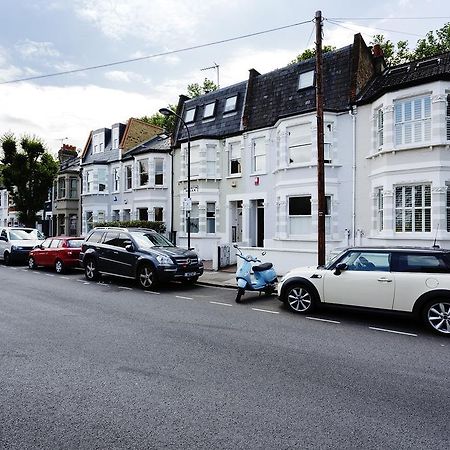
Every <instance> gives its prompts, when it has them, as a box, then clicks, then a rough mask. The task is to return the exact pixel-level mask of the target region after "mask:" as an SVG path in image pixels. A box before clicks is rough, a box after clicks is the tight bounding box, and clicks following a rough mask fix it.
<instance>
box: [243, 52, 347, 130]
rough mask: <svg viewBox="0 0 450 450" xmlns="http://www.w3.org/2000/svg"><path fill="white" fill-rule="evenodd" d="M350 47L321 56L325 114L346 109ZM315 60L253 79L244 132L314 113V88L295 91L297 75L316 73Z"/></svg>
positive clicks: (296, 89)
mask: <svg viewBox="0 0 450 450" xmlns="http://www.w3.org/2000/svg"><path fill="white" fill-rule="evenodd" d="M352 48H353V45H349V46H347V47H343V48H341V49H338V50H335V51H332V52H327V53H324V54H323V95H324V110H325V111H345V110H346V109H348V107H349V98H350V87H351V82H352V80H351V69H352ZM315 61H316V60H315V58H311V59H308V60H306V61H301V62H299V63H297V64H292V65H290V66H287V67H284V68H282V69H278V70H274V71H273V72H269V73H267V74H265V75H259V76H256V77H255V78H254V80H253V83H254V85H253V87H252V89H251V92H250V93H249V99H248V112H247V116H248V124H247V128H246V129H247V130H255V129H258V128H264V127H269V126H273V125H274V124H275V123H276V122H277V120H278V119H280V118H283V117H288V116H294V115H297V114H303V113H307V112H310V111H313V110H314V109H315V107H316V97H315V96H316V92H315V87H314V86H311V87H308V88H304V89H298V81H299V75H300V73H302V72H308V71H310V70H314V69H315V64H316V62H315Z"/></svg>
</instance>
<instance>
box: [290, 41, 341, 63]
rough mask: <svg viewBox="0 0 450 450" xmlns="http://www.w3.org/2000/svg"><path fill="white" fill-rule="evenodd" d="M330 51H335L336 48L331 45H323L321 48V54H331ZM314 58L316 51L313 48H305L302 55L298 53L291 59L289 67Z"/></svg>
mask: <svg viewBox="0 0 450 450" xmlns="http://www.w3.org/2000/svg"><path fill="white" fill-rule="evenodd" d="M332 50H336V47H334V46H333V45H324V46H323V48H322V53H327V52H331V51H332ZM315 56H316V49H315V48H307V49H306V50H304V51H303V53H300V54H299V55H297V56H296V57H295V59H293V60H292V61H291V62H290V63H289V65H292V64H297V63H298V62H300V61H306V60H307V59H311V58H315Z"/></svg>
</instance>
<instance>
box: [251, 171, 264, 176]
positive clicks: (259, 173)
mask: <svg viewBox="0 0 450 450" xmlns="http://www.w3.org/2000/svg"><path fill="white" fill-rule="evenodd" d="M260 175H267V172H264V171H261V172H252V173H251V174H250V175H249V177H259V176H260Z"/></svg>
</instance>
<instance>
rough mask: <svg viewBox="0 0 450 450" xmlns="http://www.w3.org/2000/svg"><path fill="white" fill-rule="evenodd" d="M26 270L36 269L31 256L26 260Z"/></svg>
mask: <svg viewBox="0 0 450 450" xmlns="http://www.w3.org/2000/svg"><path fill="white" fill-rule="evenodd" d="M28 268H29V269H36V268H37V265H36V261H35V260H34V258H33V257H32V256H30V257H29V258H28Z"/></svg>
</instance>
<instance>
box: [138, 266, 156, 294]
mask: <svg viewBox="0 0 450 450" xmlns="http://www.w3.org/2000/svg"><path fill="white" fill-rule="evenodd" d="M139 283H140V284H141V286H142V287H143V288H144V289H150V288H151V287H152V286H153V283H154V274H153V270H152V268H151V267H150V266H143V267H141V269H140V270H139Z"/></svg>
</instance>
